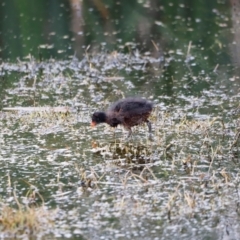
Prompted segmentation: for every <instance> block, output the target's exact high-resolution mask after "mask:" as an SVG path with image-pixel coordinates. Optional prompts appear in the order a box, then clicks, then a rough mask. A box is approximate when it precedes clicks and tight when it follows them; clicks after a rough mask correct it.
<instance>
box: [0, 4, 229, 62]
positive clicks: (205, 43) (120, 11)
mask: <svg viewBox="0 0 240 240" xmlns="http://www.w3.org/2000/svg"><path fill="white" fill-rule="evenodd" d="M226 9H229V11H226ZM226 13H227V15H226ZM228 13H229V15H228ZM230 19H231V16H230V3H229V2H228V1H223V0H214V1H207V0H203V1H192V0H180V1H166V0H138V1H137V0H136V1H129V0H122V1H112V0H82V1H81V0H57V1H56V0H41V1H40V0H1V1H0V58H1V59H3V60H5V59H9V60H11V61H15V60H16V58H18V57H19V58H24V57H27V56H28V55H29V54H31V55H32V56H34V57H35V58H39V59H48V58H58V59H62V58H66V57H68V56H72V55H75V56H77V57H79V58H81V57H82V56H83V54H84V53H85V51H86V49H88V51H97V52H99V51H113V50H117V51H129V49H131V50H132V49H139V50H140V51H141V52H144V53H148V54H151V55H152V56H155V57H157V58H158V57H160V56H162V55H163V54H165V53H169V51H170V50H174V51H175V50H176V49H182V50H183V51H184V54H187V51H188V48H189V44H191V46H192V47H193V48H192V50H193V51H195V53H196V54H198V55H199V57H200V59H201V58H204V56H205V55H207V56H208V61H207V62H206V65H207V64H209V63H210V64H211V65H212V64H213V65H214V64H216V62H217V63H219V62H221V61H226V57H227V56H228V54H227V51H223V49H224V48H226V41H227V39H226V38H228V37H229V26H230V25H231V21H230ZM88 46H89V47H88ZM219 50H221V54H219Z"/></svg>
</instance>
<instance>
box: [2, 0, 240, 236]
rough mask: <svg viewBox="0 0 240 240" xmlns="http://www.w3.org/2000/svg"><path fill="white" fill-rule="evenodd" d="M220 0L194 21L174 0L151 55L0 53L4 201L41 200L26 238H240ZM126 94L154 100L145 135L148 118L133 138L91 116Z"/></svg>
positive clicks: (234, 83)
mask: <svg viewBox="0 0 240 240" xmlns="http://www.w3.org/2000/svg"><path fill="white" fill-rule="evenodd" d="M224 4H225V3H223V2H221V1H218V2H217V3H216V5H214V7H213V6H212V9H211V14H213V15H214V16H215V17H214V18H212V17H211V16H212V15H211V14H210V15H204V14H203V15H202V18H200V17H195V18H194V19H195V21H193V22H192V21H190V20H189V18H184V16H185V14H183V13H181V11H180V10H183V9H185V8H184V6H182V5H181V6H179V7H180V8H176V7H174V6H173V10H174V9H175V10H177V9H180V10H179V11H180V12H179V13H178V14H175V15H174V11H173V12H171V14H170V15H168V16H169V18H170V19H171V21H170V20H169V21H168V20H165V22H164V21H163V23H164V27H163V30H162V31H161V37H162V38H161V41H160V42H161V43H164V41H167V40H169V39H170V40H171V41H170V40H169V41H168V43H169V44H166V43H165V45H161V46H162V52H161V51H159V54H158V55H157V57H156V56H154V54H153V52H151V53H147V52H144V51H142V52H141V51H139V50H137V49H136V46H135V45H134V46H132V45H129V46H128V51H127V52H124V51H115V52H110V53H107V51H102V52H98V51H95V52H94V51H93V52H92V51H89V52H88V51H86V52H85V54H84V56H83V57H82V58H80V59H77V58H75V57H72V56H71V57H69V58H65V59H68V60H53V59H50V60H40V59H38V58H33V57H28V58H27V59H25V60H23V59H21V60H18V61H13V62H10V61H4V62H1V65H0V84H1V88H0V92H1V100H2V101H1V105H0V107H1V111H0V178H1V181H0V194H1V199H2V200H1V201H2V203H3V204H6V205H9V206H10V207H12V208H14V209H15V208H16V209H17V208H18V207H19V206H18V201H19V203H21V204H23V205H29V206H31V207H32V208H33V207H36V209H39V208H40V206H41V205H44V206H45V207H46V213H45V212H44V211H45V210H41V211H42V212H43V213H44V214H46V215H44V216H45V217H44V218H42V219H45V220H46V221H45V222H44V221H42V219H40V220H39V222H38V228H36V229H34V231H33V232H32V237H33V238H39V239H40V238H41V237H43V238H48V237H49V238H57V239H61V238H62V239H65V238H69V239H79V238H83V239H193V238H194V239H238V238H239V235H240V226H239V220H240V219H239V164H240V161H239V135H240V134H239V114H240V111H239V100H240V95H239V70H238V66H239V64H238V61H237V58H235V57H234V56H235V55H236V54H235V53H236V52H237V46H238V41H237V40H238V38H237V34H235V35H234V32H235V33H236V31H234V30H236V29H235V27H234V26H235V25H234V24H235V23H236V22H235V21H234V18H233V19H232V18H231V15H230V10H231V8H230V6H228V7H229V8H226V9H224V6H225V5H224ZM172 5H174V4H171V3H169V4H168V7H169V8H171V7H172ZM164 7H165V10H164V11H168V7H166V6H164ZM187 9H188V8H186V9H185V10H187ZM194 9H195V10H196V9H197V8H194ZM205 10H206V11H207V9H205ZM233 10H234V9H233ZM161 11H162V10H161ZM234 11H235V10H234ZM234 16H235V13H234V12H232V17H234ZM235 17H236V16H235ZM184 19H185V20H184ZM213 19H214V21H213ZM230 19H232V20H231V21H230ZM210 20H211V21H210ZM235 20H236V19H235ZM181 21H182V22H181ZM185 21H186V22H189V23H186V22H185ZM178 22H179V24H177V23H178ZM206 23H209V24H206ZM155 25H157V26H160V25H161V23H160V22H159V21H157V20H156V22H155ZM186 26H188V28H187V31H182V30H181V29H185V30H186ZM214 26H215V27H214ZM216 26H218V27H216ZM202 28H206V31H200V29H202ZM173 30H174V31H173ZM193 30H194V31H193ZM198 30H199V31H198ZM196 31H197V32H196ZM192 32H193V33H192ZM203 32H205V33H208V32H209V34H206V36H205V35H204V34H203V35H201V33H203ZM191 33H192V34H191ZM194 33H195V34H194ZM196 33H198V34H196ZM230 33H231V34H230ZM193 36H195V37H196V38H193ZM233 39H234V40H233ZM162 40H164V41H163V42H162ZM234 41H236V43H234ZM235 47H236V48H235ZM234 49H235V50H234ZM230 50H231V51H230ZM228 53H229V54H228ZM126 96H142V97H145V98H147V99H148V100H150V101H152V102H153V103H154V105H155V107H154V111H153V114H152V116H151V118H150V120H151V122H152V124H153V136H152V139H149V135H148V132H147V126H146V125H142V126H138V127H135V128H134V129H133V132H134V134H133V136H132V138H130V139H126V135H127V132H126V131H125V130H124V129H123V128H121V127H119V128H116V129H112V128H110V127H109V126H107V125H104V124H102V125H99V126H97V127H96V128H91V127H90V121H91V114H92V113H93V112H94V111H96V110H104V109H106V108H107V107H108V106H109V105H110V104H111V103H112V102H114V101H116V100H118V99H121V98H123V97H126ZM45 107H46V108H45ZM49 107H52V108H50V109H49ZM55 107H58V108H55ZM66 107H67V110H66ZM9 108H11V109H9ZM61 109H62V111H61ZM1 207H3V206H1ZM33 209H34V208H33ZM1 210H2V209H1ZM39 215H40V216H42V215H41V214H39ZM0 227H1V225H0ZM1 230H2V233H1V234H2V235H0V236H1V237H2V238H4V237H6V236H10V237H13V235H14V233H15V231H16V232H17V233H19V232H21V231H20V229H14V230H11V231H9V232H8V231H7V230H6V231H3V229H2V228H1ZM27 231H28V229H27V228H26V230H25V231H23V232H21V234H22V235H19V238H24V237H26V235H27V236H29V233H28V232H27ZM24 233H25V235H24ZM11 234H12V235H11ZM19 234H20V233H19Z"/></svg>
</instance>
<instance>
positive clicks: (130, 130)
mask: <svg viewBox="0 0 240 240" xmlns="http://www.w3.org/2000/svg"><path fill="white" fill-rule="evenodd" d="M127 130H128V135H127V138H129V137H131V136H132V129H131V128H127Z"/></svg>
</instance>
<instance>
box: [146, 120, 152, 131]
mask: <svg viewBox="0 0 240 240" xmlns="http://www.w3.org/2000/svg"><path fill="white" fill-rule="evenodd" d="M146 123H147V125H148V130H149V133H151V132H152V124H151V122H150V121H149V120H146Z"/></svg>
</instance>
